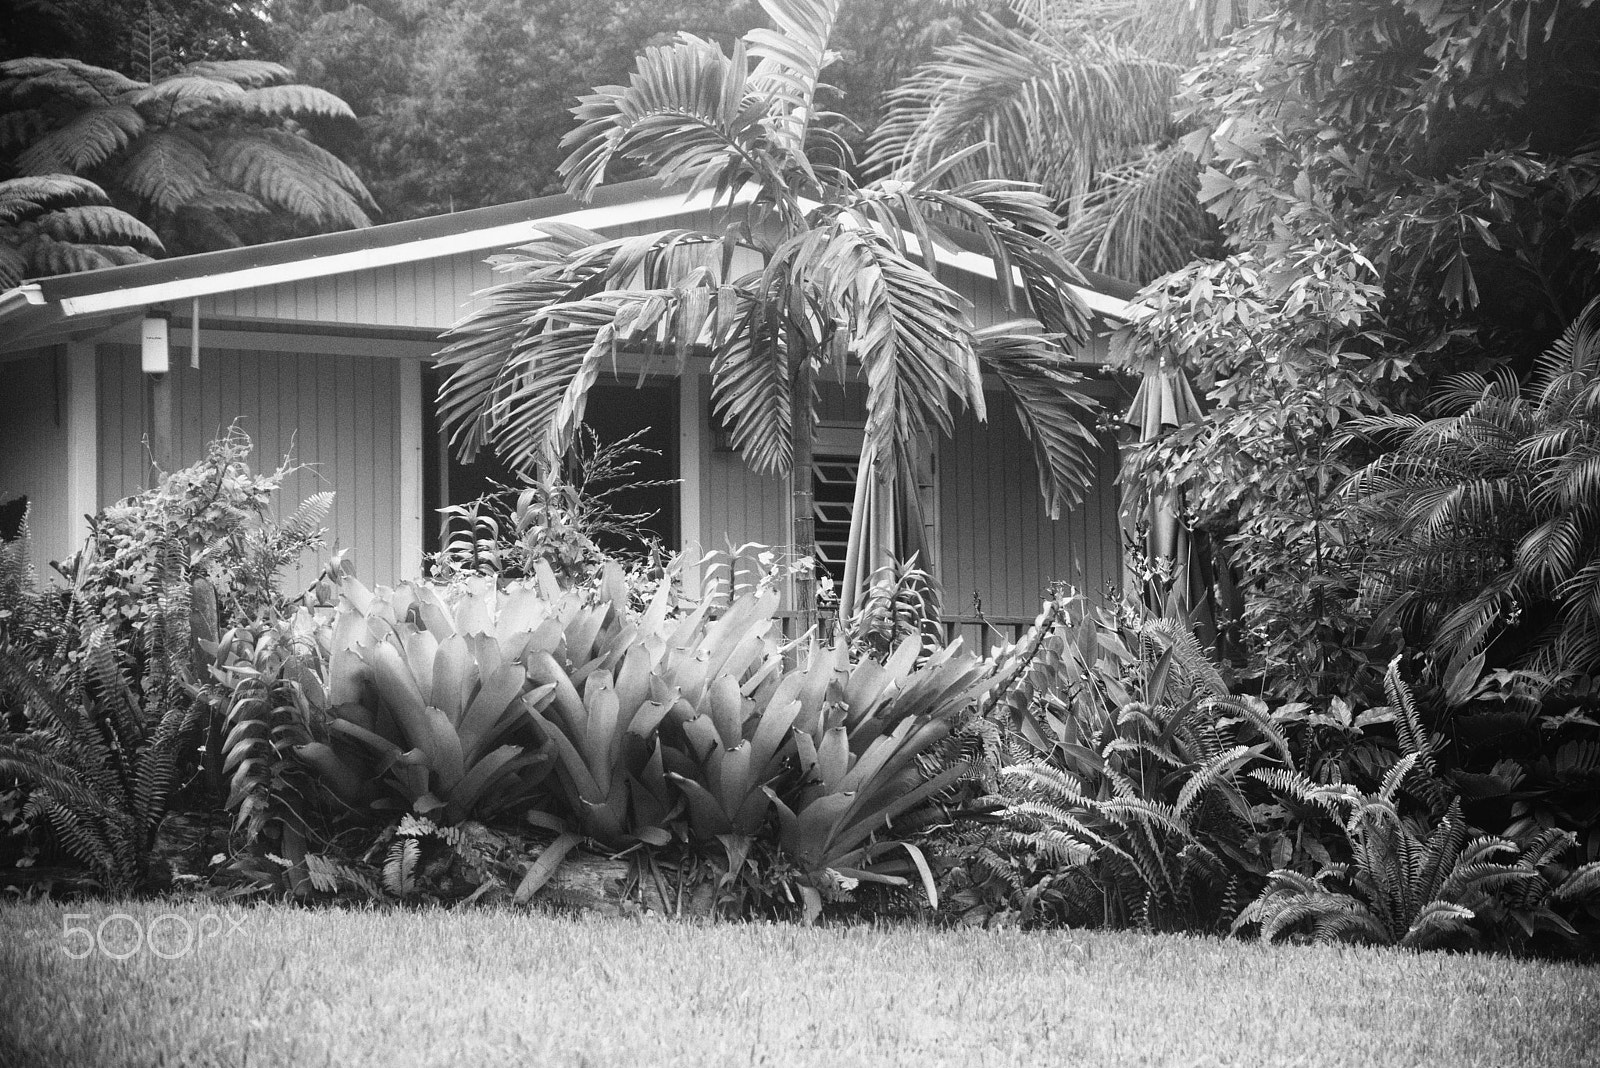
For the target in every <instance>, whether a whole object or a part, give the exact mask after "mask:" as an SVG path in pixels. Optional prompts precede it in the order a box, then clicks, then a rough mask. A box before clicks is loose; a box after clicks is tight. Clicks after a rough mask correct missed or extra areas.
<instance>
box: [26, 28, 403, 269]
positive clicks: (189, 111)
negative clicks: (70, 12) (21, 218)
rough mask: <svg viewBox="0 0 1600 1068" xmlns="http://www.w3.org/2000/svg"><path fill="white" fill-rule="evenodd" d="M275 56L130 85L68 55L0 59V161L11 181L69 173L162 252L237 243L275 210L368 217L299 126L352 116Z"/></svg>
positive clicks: (328, 218)
mask: <svg viewBox="0 0 1600 1068" xmlns="http://www.w3.org/2000/svg"><path fill="white" fill-rule="evenodd" d="M292 77H293V75H292V73H291V72H290V71H289V69H288V68H287V67H283V66H281V65H279V64H277V63H267V62H262V61H259V60H222V61H202V62H196V63H190V64H187V65H185V66H184V67H182V68H180V69H178V70H177V71H176V72H175V73H173V74H171V75H169V76H167V77H161V78H153V79H152V80H151V81H148V82H146V81H138V80H136V79H133V78H129V77H126V76H125V75H123V74H120V73H118V72H116V71H113V70H106V69H104V68H102V67H96V66H92V65H90V64H88V63H83V62H81V61H79V60H75V59H46V58H41V57H29V58H27V59H17V60H11V61H8V62H5V63H0V99H3V100H4V101H5V106H6V109H7V113H6V114H5V116H4V118H5V121H4V122H3V123H0V160H3V161H4V162H5V163H7V164H9V166H10V168H11V169H12V171H13V172H14V174H15V176H16V177H43V176H47V175H58V176H72V175H79V176H83V177H85V178H88V179H90V180H91V181H93V182H95V183H96V184H97V185H98V186H100V187H101V188H102V189H103V190H104V191H105V192H106V193H107V194H109V197H110V200H111V202H112V203H113V204H115V205H116V206H118V207H119V208H122V209H124V210H126V211H128V212H130V213H131V214H133V215H135V216H137V217H139V218H141V219H143V220H144V221H145V222H147V223H149V224H150V226H151V228H152V229H153V230H154V231H155V232H156V233H157V234H159V235H160V238H161V241H162V242H163V243H165V245H166V246H167V247H168V249H169V250H170V251H173V252H187V251H201V250H203V249H208V248H218V247H229V246H236V245H239V244H242V243H244V237H243V236H242V234H241V231H242V230H244V231H245V232H246V233H247V232H248V231H247V230H245V224H246V223H247V222H250V221H253V220H256V221H259V220H265V219H268V218H270V217H271V216H274V215H276V216H279V217H282V218H286V219H290V220H293V221H295V222H298V223H301V224H306V225H310V226H314V227H318V228H324V229H343V228H348V227H357V226H366V225H369V222H370V220H369V219H368V217H367V209H369V208H371V207H372V202H371V199H370V198H369V197H368V195H367V191H366V188H365V187H364V186H363V185H362V184H361V180H360V179H359V178H358V177H356V175H355V173H354V172H353V171H351V170H350V168H349V167H347V166H345V164H344V163H343V162H341V161H340V160H339V158H338V157H337V156H335V155H333V154H332V153H331V152H328V151H327V150H326V149H323V148H321V147H320V146H318V145H316V144H315V143H313V142H312V141H311V140H310V139H308V138H307V137H306V136H305V135H304V131H303V127H302V126H301V123H303V122H309V121H313V120H318V119H322V120H326V119H350V120H352V121H353V119H354V116H353V115H352V114H351V112H350V109H349V108H348V107H347V106H346V105H345V103H344V101H342V100H340V99H339V98H338V97H336V96H334V95H333V94H331V93H328V92H326V91H324V90H321V89H317V88H314V87H312V86H308V85H296V84H293V83H292V82H291V81H290V79H291V78H292Z"/></svg>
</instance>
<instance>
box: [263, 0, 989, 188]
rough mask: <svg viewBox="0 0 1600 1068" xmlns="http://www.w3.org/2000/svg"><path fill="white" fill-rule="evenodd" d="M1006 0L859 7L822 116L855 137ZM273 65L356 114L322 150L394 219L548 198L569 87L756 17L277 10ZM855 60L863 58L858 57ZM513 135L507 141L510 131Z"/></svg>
mask: <svg viewBox="0 0 1600 1068" xmlns="http://www.w3.org/2000/svg"><path fill="white" fill-rule="evenodd" d="M996 2H998V0H855V2H853V3H851V4H850V5H848V6H847V7H846V8H845V9H843V10H842V11H841V13H840V21H839V26H838V27H837V28H836V32H835V34H834V37H833V39H832V40H831V41H830V46H831V47H832V48H834V49H836V50H837V51H838V52H839V53H840V55H841V57H842V59H843V60H844V63H843V64H842V65H841V66H840V68H839V70H840V71H841V76H840V77H839V78H838V82H839V85H838V90H839V92H838V93H837V94H835V95H833V96H831V97H830V98H829V99H828V100H827V101H826V106H827V107H829V108H836V109H837V110H839V111H841V112H842V113H844V114H845V115H846V116H847V117H848V118H849V119H850V120H851V121H852V122H853V123H855V125H856V126H857V127H860V128H861V129H860V130H856V129H851V130H848V131H847V132H846V135H845V136H846V138H847V140H849V141H850V142H851V144H852V145H855V146H859V145H860V144H861V143H862V142H863V141H864V139H865V134H864V133H862V132H861V131H862V130H870V129H871V128H872V127H873V126H874V125H875V124H876V122H877V119H878V117H879V111H880V107H881V103H882V100H883V94H884V93H885V92H886V90H887V88H888V87H889V86H890V85H892V84H894V81H895V80H896V79H897V78H898V77H899V76H900V75H901V74H902V73H904V72H905V71H907V70H909V69H910V68H911V66H912V65H914V63H915V62H916V61H917V60H918V59H919V58H922V57H923V56H925V55H926V54H927V53H928V51H929V49H930V48H931V47H932V45H933V44H934V43H935V42H937V41H940V40H943V39H945V38H946V37H948V36H950V35H951V34H952V33H953V32H954V30H955V28H956V26H958V25H959V24H960V22H961V20H962V18H963V17H964V14H965V13H966V12H967V11H969V10H977V9H981V8H984V7H987V6H993V4H994V3H996ZM274 20H275V22H276V23H277V25H278V26H279V27H280V30H279V33H280V38H281V39H280V41H279V43H278V44H277V45H276V49H277V52H276V55H275V57H274V58H278V59H280V60H282V61H283V62H285V63H287V64H288V65H290V66H291V67H293V68H294V69H295V70H296V71H298V72H300V74H301V75H302V76H303V77H304V78H305V79H306V80H307V81H308V82H310V83H312V84H315V85H319V86H322V87H323V88H325V89H328V90H330V91H331V92H334V93H336V94H338V95H339V96H341V97H343V98H344V99H345V100H348V101H349V102H350V105H351V107H352V108H353V109H354V110H355V111H356V113H357V114H358V115H360V116H361V119H360V124H361V130H362V136H360V137H359V138H358V137H356V136H354V130H353V129H352V128H348V127H347V128H345V129H344V130H342V131H329V133H330V136H333V137H335V138H337V140H335V141H331V142H329V143H330V144H333V145H334V146H335V147H336V148H337V149H338V150H339V151H340V153H341V154H342V155H344V156H345V157H346V158H348V159H350V160H352V161H353V162H354V163H355V165H356V166H357V169H358V170H360V172H361V173H362V174H364V175H366V176H367V179H368V182H369V184H370V187H371V188H372V191H373V195H374V198H375V199H376V200H377V201H378V203H379V204H380V205H382V206H383V209H384V212H385V214H386V215H387V216H388V217H391V218H409V217H415V216H421V215H428V214H436V213H440V212H446V211H455V210H461V209H466V208H476V207H482V206H484V205H487V204H499V203H505V202H508V201H514V200H520V199H524V198H527V197H533V196H542V195H545V194H548V193H554V192H557V191H559V190H560V188H561V177H560V175H558V174H557V173H556V166H557V164H558V163H559V162H560V160H561V157H562V152H561V147H560V142H561V138H562V136H563V135H564V133H565V132H566V130H567V129H568V128H569V126H570V123H571V116H570V113H569V109H570V107H571V105H572V103H573V98H574V95H575V88H576V87H580V86H590V85H607V84H612V83H616V82H620V81H623V80H625V79H626V78H627V76H628V72H629V71H630V70H631V69H632V67H633V63H634V58H635V56H636V55H637V54H638V52H639V51H640V50H641V49H643V48H644V47H646V46H648V45H650V44H659V43H662V42H664V41H667V40H670V38H671V36H672V34H673V33H674V32H676V31H678V30H680V29H681V30H685V31H687V32H690V33H694V34H696V35H697V36H700V37H704V38H706V39H708V40H715V41H719V42H722V43H723V44H724V45H725V46H731V44H732V42H733V41H734V40H735V39H737V37H738V36H739V35H740V34H741V33H743V32H744V31H746V30H748V29H750V28H751V27H753V26H755V25H756V24H757V23H758V22H759V21H760V12H759V9H758V8H757V6H756V5H755V4H754V3H752V2H750V0H673V2H671V3H662V2H640V0H601V2H598V3H596V2H590V3H579V2H576V0H449V2H444V3H440V2H426V3H425V2H422V0H367V2H366V3H351V2H348V0H279V2H278V3H277V4H276V5H275V6H274ZM858 59H859V60H860V61H859V62H857V60H858ZM507 131H513V132H514V135H513V136H507Z"/></svg>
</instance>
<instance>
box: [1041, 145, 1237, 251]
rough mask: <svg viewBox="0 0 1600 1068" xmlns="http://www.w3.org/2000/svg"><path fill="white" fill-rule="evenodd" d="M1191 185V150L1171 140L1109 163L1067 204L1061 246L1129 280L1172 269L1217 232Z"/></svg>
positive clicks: (1193, 177) (1195, 185)
mask: <svg viewBox="0 0 1600 1068" xmlns="http://www.w3.org/2000/svg"><path fill="white" fill-rule="evenodd" d="M1198 191H1199V179H1198V178H1197V177H1196V165H1195V161H1194V157H1193V156H1190V155H1189V154H1188V153H1187V152H1185V151H1184V150H1183V149H1182V148H1180V147H1178V146H1177V145H1169V146H1167V147H1165V148H1160V149H1157V150H1155V151H1153V152H1148V153H1146V154H1144V155H1142V156H1139V157H1138V158H1136V159H1132V160H1129V161H1127V162H1126V163H1121V164H1118V165H1116V166H1114V167H1110V168H1108V169H1106V170H1105V171H1104V172H1103V173H1102V174H1101V175H1100V176H1099V178H1098V179H1097V180H1096V182H1095V185H1094V188H1093V189H1091V190H1090V191H1089V192H1087V193H1085V194H1084V195H1083V196H1082V197H1080V198H1079V199H1078V200H1077V201H1076V202H1075V203H1074V204H1073V206H1072V208H1071V210H1069V211H1068V212H1067V216H1068V218H1069V220H1070V222H1069V224H1068V226H1067V231H1066V234H1065V247H1066V251H1067V254H1068V255H1069V256H1071V257H1072V259H1073V260H1074V261H1075V262H1077V263H1080V264H1082V265H1084V266H1085V267H1088V268H1090V269H1092V270H1096V271H1100V272H1101V273H1103V274H1108V275H1111V276H1112V277H1114V278H1125V279H1128V280H1129V281H1133V282H1148V281H1150V280H1152V279H1154V278H1156V277H1158V276H1160V275H1163V274H1166V273H1167V272H1169V271H1175V270H1177V269H1178V268H1180V267H1182V266H1183V265H1184V264H1186V263H1188V262H1189V261H1190V260H1192V259H1194V258H1195V256H1196V255H1198V254H1199V252H1200V250H1202V249H1203V248H1205V247H1206V246H1207V245H1208V244H1210V243H1211V242H1213V241H1214V240H1215V239H1216V233H1217V230H1216V220H1215V218H1214V217H1213V216H1212V215H1211V214H1210V213H1209V212H1207V211H1206V210H1205V209H1204V208H1203V207H1201V205H1200V201H1199V198H1198V196H1197V193H1198Z"/></svg>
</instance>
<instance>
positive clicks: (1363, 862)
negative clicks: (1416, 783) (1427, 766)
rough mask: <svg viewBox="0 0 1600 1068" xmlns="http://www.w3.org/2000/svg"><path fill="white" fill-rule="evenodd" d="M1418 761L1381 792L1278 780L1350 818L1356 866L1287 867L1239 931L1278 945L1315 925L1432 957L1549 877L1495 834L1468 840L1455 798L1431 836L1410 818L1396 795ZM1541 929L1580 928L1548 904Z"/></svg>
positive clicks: (1335, 934) (1537, 923)
mask: <svg viewBox="0 0 1600 1068" xmlns="http://www.w3.org/2000/svg"><path fill="white" fill-rule="evenodd" d="M1417 762H1418V755H1417V754H1415V753H1413V754H1410V755H1408V756H1406V757H1404V758H1403V759H1402V760H1401V761H1400V762H1399V763H1398V764H1396V765H1395V766H1394V767H1393V768H1392V769H1390V772H1389V775H1388V777H1387V778H1386V779H1385V780H1384V783H1383V786H1382V787H1381V788H1380V789H1379V790H1378V792H1377V793H1376V794H1363V793H1362V792H1360V791H1359V790H1356V789H1355V788H1353V787H1351V786H1349V785H1348V784H1339V785H1319V784H1315V783H1312V782H1311V781H1310V780H1307V779H1304V778H1303V777H1300V776H1298V775H1296V774H1294V773H1292V772H1286V773H1282V774H1280V775H1278V776H1276V777H1274V779H1273V780H1272V781H1273V782H1274V784H1276V785H1277V786H1278V787H1279V788H1280V789H1285V790H1288V791H1290V792H1292V793H1293V794H1294V796H1295V797H1296V798H1297V799H1299V800H1301V801H1304V802H1308V803H1317V804H1322V805H1324V806H1326V807H1328V808H1329V809H1330V810H1333V811H1339V810H1343V811H1342V812H1341V815H1342V816H1343V817H1344V819H1343V825H1344V832H1345V836H1346V838H1347V840H1348V843H1349V848H1350V855H1351V861H1350V862H1349V863H1348V864H1329V865H1325V866H1324V867H1322V869H1321V870H1320V871H1318V872H1317V873H1316V874H1315V875H1314V876H1308V875H1304V874H1302V873H1300V872H1297V871H1292V870H1287V869H1279V870H1276V871H1274V872H1273V873H1272V875H1271V880H1270V883H1269V885H1268V887H1267V889H1266V890H1265V891H1264V892H1263V893H1262V894H1261V896H1260V897H1258V898H1256V900H1255V901H1254V902H1252V903H1251V904H1250V905H1249V906H1248V907H1247V908H1246V909H1245V910H1244V911H1243V912H1241V913H1240V914H1239V917H1238V919H1237V920H1236V921H1235V922H1234V929H1235V930H1238V929H1240V928H1243V927H1248V926H1251V925H1259V927H1260V931H1261V938H1262V939H1263V940H1264V941H1272V940H1273V939H1276V938H1278V937H1280V936H1282V935H1284V934H1287V933H1290V932H1292V931H1295V930H1297V929H1300V928H1302V927H1305V926H1309V927H1310V928H1311V933H1312V934H1313V935H1314V937H1315V938H1316V939H1317V940H1318V941H1324V942H1337V941H1368V942H1374V943H1377V944H1380V945H1399V946H1404V947H1406V948H1410V949H1424V948H1428V947H1431V946H1437V945H1441V944H1445V943H1447V942H1449V941H1450V940H1452V939H1454V938H1458V937H1461V936H1463V935H1467V934H1469V933H1471V928H1470V926H1469V924H1470V923H1471V921H1472V920H1473V919H1475V918H1476V917H1477V915H1478V913H1479V912H1482V911H1485V910H1487V909H1488V908H1489V907H1490V906H1491V905H1492V903H1493V902H1494V899H1495V897H1496V895H1497V893H1499V892H1501V891H1503V890H1507V889H1510V888H1512V887H1514V886H1515V885H1516V884H1518V883H1523V884H1526V883H1529V882H1533V881H1535V880H1539V879H1541V878H1542V876H1541V875H1540V872H1539V870H1538V868H1537V866H1536V864H1535V863H1534V859H1536V858H1537V857H1538V855H1539V854H1540V853H1542V852H1544V851H1543V850H1538V851H1536V852H1535V857H1534V858H1530V859H1528V860H1525V861H1523V862H1521V863H1514V864H1504V863H1498V862H1497V861H1496V860H1495V859H1494V858H1495V857H1497V856H1506V855H1509V856H1511V857H1517V856H1518V855H1519V854H1520V853H1521V852H1522V851H1521V850H1520V849H1519V848H1518V846H1517V844H1516V843H1515V842H1511V841H1508V840H1507V839H1504V838H1498V837H1494V836H1489V835H1480V836H1478V837H1476V838H1473V839H1472V840H1470V841H1468V840H1467V830H1466V823H1465V821H1464V820H1463V819H1462V818H1461V803H1460V801H1459V800H1452V801H1451V802H1450V806H1449V808H1448V809H1447V810H1446V812H1445V814H1444V817H1443V819H1441V820H1440V821H1439V822H1438V823H1437V824H1435V825H1433V826H1432V827H1431V828H1430V827H1428V826H1426V825H1425V824H1423V825H1419V824H1418V822H1417V821H1416V820H1412V819H1406V818H1404V817H1402V816H1401V815H1400V812H1399V809H1398V807H1397V804H1396V794H1397V793H1398V791H1399V788H1400V785H1401V783H1402V782H1404V781H1405V779H1406V777H1407V775H1409V774H1410V773H1411V772H1412V770H1413V769H1414V767H1415V766H1416V764H1417ZM1524 923H1525V924H1526V925H1527V928H1528V930H1529V933H1532V931H1533V930H1535V929H1536V927H1543V926H1549V927H1552V928H1556V929H1561V928H1564V929H1565V931H1566V932H1569V933H1571V934H1574V935H1575V934H1576V933H1577V932H1576V931H1574V930H1573V929H1572V927H1571V926H1570V925H1568V924H1566V923H1565V921H1563V920H1561V919H1560V917H1558V916H1556V915H1555V913H1553V912H1551V911H1550V910H1549V909H1548V908H1547V907H1545V906H1544V904H1543V903H1542V902H1537V903H1535V910H1534V912H1533V915H1532V918H1526V917H1525V918H1524Z"/></svg>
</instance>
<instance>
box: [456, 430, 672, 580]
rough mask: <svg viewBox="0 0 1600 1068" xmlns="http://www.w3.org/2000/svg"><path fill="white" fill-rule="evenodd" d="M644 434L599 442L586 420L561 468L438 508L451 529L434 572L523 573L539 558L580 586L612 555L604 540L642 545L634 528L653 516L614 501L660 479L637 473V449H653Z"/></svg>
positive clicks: (509, 575) (512, 576)
mask: <svg viewBox="0 0 1600 1068" xmlns="http://www.w3.org/2000/svg"><path fill="white" fill-rule="evenodd" d="M644 433H645V431H644V430H641V431H639V432H638V433H636V434H632V435H629V436H628V437H626V438H623V439H622V440H621V441H617V442H612V443H610V444H602V443H601V442H600V440H599V438H598V436H596V434H595V433H594V431H593V430H591V429H590V428H589V427H588V426H587V425H585V426H584V427H583V433H582V434H580V435H579V436H578V440H577V442H576V443H575V445H574V448H573V449H572V451H571V452H570V454H569V455H568V457H567V461H566V463H565V465H564V469H563V468H558V467H555V466H551V467H549V468H547V469H546V470H544V471H542V472H541V473H540V474H539V476H538V477H537V478H535V479H533V480H532V481H531V482H529V483H528V484H526V485H523V486H519V487H512V486H501V487H500V488H498V489H497V490H495V491H494V492H491V493H487V494H485V495H484V496H482V497H479V498H478V499H477V500H475V501H469V502H467V503H466V504H455V505H450V506H448V507H446V508H444V509H441V511H442V512H443V514H444V516H445V518H446V520H447V524H448V528H449V535H448V537H447V538H446V540H445V546H444V548H443V549H442V550H441V551H440V552H438V553H437V554H435V555H434V557H433V560H432V574H433V576H434V577H435V578H437V579H443V580H450V579H452V578H456V577H459V576H462V575H473V574H479V575H494V576H496V577H498V578H499V579H500V580H502V581H509V580H512V579H519V578H521V579H528V578H533V577H534V563H535V561H540V560H542V561H544V563H545V564H546V565H547V566H548V567H549V568H550V569H551V571H552V572H554V573H555V576H556V578H557V579H558V580H560V582H561V583H562V584H563V585H566V586H572V585H582V584H584V583H589V582H593V581H594V580H595V579H596V578H597V577H598V575H599V573H600V570H601V568H602V566H603V565H604V563H605V562H606V561H607V560H608V559H615V558H616V556H615V554H614V553H612V554H608V553H606V552H604V551H603V550H602V549H601V542H602V541H606V542H607V543H610V542H617V541H623V542H628V541H632V542H636V543H637V544H638V547H639V548H640V549H641V550H642V549H646V548H648V546H646V544H645V543H644V542H642V541H640V540H639V539H638V537H637V535H636V534H635V531H637V530H638V528H639V525H640V524H641V523H644V522H645V521H647V520H649V519H650V518H651V516H650V515H648V514H644V513H636V514H626V513H622V512H618V511H617V510H616V508H615V507H614V505H613V501H614V500H615V499H616V498H617V497H619V496H620V495H622V494H625V493H629V492H632V491H635V490H640V489H647V488H651V487H655V486H660V485H665V483H662V482H658V481H651V480H647V479H641V478H639V477H638V468H639V463H640V460H639V455H640V454H642V453H649V452H652V450H650V449H646V448H645V447H644V446H642V445H640V444H639V442H638V440H637V439H638V438H639V437H640V435H642V434H644ZM652 555H654V553H653V551H652Z"/></svg>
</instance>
